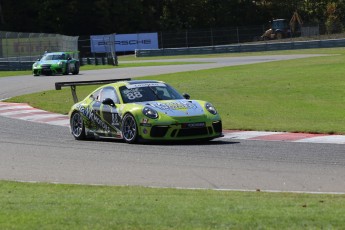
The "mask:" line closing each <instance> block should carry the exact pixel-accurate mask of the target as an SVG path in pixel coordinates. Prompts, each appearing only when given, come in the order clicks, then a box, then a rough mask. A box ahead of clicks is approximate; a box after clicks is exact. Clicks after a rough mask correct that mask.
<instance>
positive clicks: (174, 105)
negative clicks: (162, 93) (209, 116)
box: [150, 101, 197, 110]
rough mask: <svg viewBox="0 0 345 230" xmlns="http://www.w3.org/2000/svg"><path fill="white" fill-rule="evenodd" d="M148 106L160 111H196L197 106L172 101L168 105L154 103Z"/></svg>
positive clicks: (186, 102) (187, 102)
mask: <svg viewBox="0 0 345 230" xmlns="http://www.w3.org/2000/svg"><path fill="white" fill-rule="evenodd" d="M150 105H152V106H153V107H156V108H158V109H160V110H182V109H197V106H196V105H195V104H193V103H191V102H189V101H173V102H168V103H160V102H156V103H152V104H150Z"/></svg>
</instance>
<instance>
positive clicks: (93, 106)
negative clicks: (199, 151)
mask: <svg viewBox="0 0 345 230" xmlns="http://www.w3.org/2000/svg"><path fill="white" fill-rule="evenodd" d="M69 117H70V128H71V133H72V135H73V136H74V137H75V139H77V140H81V139H85V138H87V137H99V138H114V139H123V140H125V141H126V142H128V143H135V142H137V141H141V140H166V141H176V140H199V139H200V140H202V139H205V140H211V139H214V138H217V137H220V136H222V121H221V118H220V115H219V114H218V112H217V110H216V109H215V107H214V106H213V105H212V104H211V103H209V102H205V101H200V100H190V99H189V96H188V95H187V94H185V95H184V96H182V95H181V94H180V93H178V92H177V91H176V90H175V89H174V88H173V87H171V86H169V85H168V84H166V83H164V82H161V81H151V80H132V81H120V82H116V83H111V84H107V85H104V86H102V87H99V88H98V89H96V90H95V91H94V92H92V93H91V94H90V95H88V96H87V97H86V98H85V99H84V100H82V101H80V102H78V103H76V104H75V105H73V106H72V108H71V110H70V112H69Z"/></svg>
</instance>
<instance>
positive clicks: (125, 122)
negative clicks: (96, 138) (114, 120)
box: [121, 113, 138, 144]
mask: <svg viewBox="0 0 345 230" xmlns="http://www.w3.org/2000/svg"><path fill="white" fill-rule="evenodd" d="M121 131H122V137H123V139H124V140H125V141H126V142H127V143H129V144H133V143H136V142H137V141H138V125H137V122H136V121H135V118H134V117H133V115H132V114H130V113H127V114H126V115H125V116H124V117H123V119H122V129H121Z"/></svg>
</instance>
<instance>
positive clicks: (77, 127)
mask: <svg viewBox="0 0 345 230" xmlns="http://www.w3.org/2000/svg"><path fill="white" fill-rule="evenodd" d="M70 125H71V133H72V135H73V136H74V138H75V139H76V140H84V139H85V138H86V135H85V126H84V121H83V117H82V116H81V114H80V113H79V112H74V113H73V114H72V116H71V120H70Z"/></svg>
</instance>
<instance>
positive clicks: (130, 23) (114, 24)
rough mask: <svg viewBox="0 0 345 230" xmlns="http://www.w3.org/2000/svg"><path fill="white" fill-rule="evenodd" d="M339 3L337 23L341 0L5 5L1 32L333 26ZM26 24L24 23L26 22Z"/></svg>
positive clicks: (24, 1) (15, 1) (75, 0)
mask: <svg viewBox="0 0 345 230" xmlns="http://www.w3.org/2000/svg"><path fill="white" fill-rule="evenodd" d="M332 2H335V3H336V4H337V11H339V12H341V13H339V14H337V22H343V21H344V19H345V15H344V12H345V4H344V3H343V1H342V0H333V1H331V0H323V1H306V0H296V1H281V0H257V1H251V0H242V1H234V0H189V1H186V0H155V1H152V0H131V1H122V0H69V1H64V0H44V1H37V0H36V1H32V0H20V1H19V0H3V1H0V25H1V30H7V31H18V32H44V33H59V34H66V35H78V36H81V35H90V34H110V33H135V32H151V31H154V32H156V31H166V30H174V31H176V30H177V31H178V30H185V29H202V28H216V27H218V28H220V27H235V26H251V25H262V24H265V23H267V22H268V21H269V20H271V19H272V18H286V19H288V20H289V19H290V18H291V16H292V14H293V12H295V11H296V10H297V11H298V12H299V13H300V14H301V16H302V18H303V19H304V21H305V22H318V23H321V24H323V23H325V22H326V20H327V19H328V22H327V23H328V24H332V23H333V22H332V20H333V19H331V18H332V17H333V16H332V17H328V16H327V15H325V13H324V12H325V11H326V10H327V4H332ZM23 19H24V20H23Z"/></svg>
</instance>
